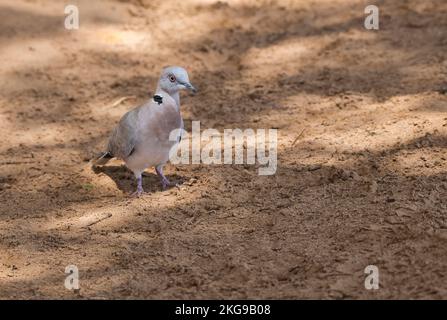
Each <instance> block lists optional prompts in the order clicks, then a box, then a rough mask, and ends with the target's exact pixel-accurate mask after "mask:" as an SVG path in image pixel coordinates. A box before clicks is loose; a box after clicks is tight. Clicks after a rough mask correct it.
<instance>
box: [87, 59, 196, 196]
mask: <svg viewBox="0 0 447 320" xmlns="http://www.w3.org/2000/svg"><path fill="white" fill-rule="evenodd" d="M181 89H189V90H192V91H195V88H194V87H193V86H192V85H191V83H190V82H189V77H188V73H187V72H186V70H184V69H183V68H181V67H168V68H165V69H164V70H163V72H162V74H161V76H160V79H159V82H158V86H157V90H156V93H155V94H156V95H157V97H156V98H157V102H156V101H154V100H153V99H151V100H150V101H148V102H146V103H145V104H143V105H141V106H139V107H137V108H135V109H133V110H131V111H129V112H127V113H126V114H125V115H124V116H123V117H122V118H121V120H120V121H119V123H118V125H117V126H116V127H115V129H114V130H113V132H112V134H111V136H110V138H109V143H108V147H107V151H106V152H105V153H103V154H102V155H101V156H100V157H98V158H97V159H96V161H95V165H103V164H105V163H107V161H108V160H109V159H110V158H112V157H116V158H119V159H122V160H124V162H125V163H126V166H127V167H128V168H129V169H130V170H132V172H133V173H134V174H135V177H136V179H137V183H138V186H137V191H136V192H135V194H136V195H140V194H141V193H142V192H143V188H142V176H141V174H142V173H143V171H144V170H145V169H146V168H148V167H155V170H156V172H157V174H158V175H159V176H160V178H161V182H162V185H163V188H165V187H166V186H168V185H170V182H169V181H168V179H167V178H166V177H165V176H164V175H163V165H164V164H165V163H166V162H167V161H168V160H169V152H170V150H171V148H172V147H174V146H175V145H176V144H177V143H178V142H179V140H180V139H175V140H170V139H169V138H170V134H171V132H172V131H173V130H178V129H182V128H183V119H182V117H181V113H180V97H179V90H181Z"/></svg>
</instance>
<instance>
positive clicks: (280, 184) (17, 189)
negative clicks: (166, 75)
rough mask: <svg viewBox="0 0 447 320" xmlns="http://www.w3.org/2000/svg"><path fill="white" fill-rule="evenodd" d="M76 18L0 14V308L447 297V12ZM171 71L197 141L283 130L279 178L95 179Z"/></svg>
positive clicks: (259, 11) (52, 1) (429, 7)
mask: <svg viewBox="0 0 447 320" xmlns="http://www.w3.org/2000/svg"><path fill="white" fill-rule="evenodd" d="M69 2H70V3H75V4H77V5H78V7H79V10H80V19H81V22H80V29H79V30H77V31H69V30H65V29H64V18H65V16H64V6H65V1H56V0H45V1H44V0H28V1H25V0H1V2H0V62H1V63H0V88H1V89H0V90H1V94H0V124H1V125H0V134H1V137H2V139H1V141H0V164H1V165H0V298H2V299H6V298H20V299H25V298H32V299H43V298H97V299H102V298H148V299H153V298H161V299H165V298H287V299H294V298H348V299H349V298H367V299H369V298H371V299H376V298H447V279H446V274H447V254H446V251H447V203H446V199H447V197H446V196H447V173H446V171H447V162H446V158H447V150H446V145H447V140H446V139H447V137H446V135H447V115H446V111H447V96H446V92H447V83H446V75H447V37H446V35H447V19H446V15H447V2H446V1H444V0H427V1H417V0H399V1H372V3H374V4H376V5H378V7H379V8H380V10H381V11H380V30H379V31H368V30H366V29H365V28H364V27H363V21H364V17H365V14H364V12H363V10H364V8H365V6H366V5H368V4H371V2H369V1H358V0H346V1H342V0H336V1H334V0H321V1H304V0H297V1H291V0H290V1H287V0H281V1H280V0H278V1H266V0H262V1H254V0H229V1H219V2H216V1H214V0H207V1H203V0H202V1H200V0H189V1H181V2H177V1H161V0H157V1H149V0H134V1H87V0H86V1H81V0H79V1H69ZM165 65H182V66H184V67H185V68H187V70H188V71H189V73H190V77H191V80H192V82H193V83H194V84H195V85H196V86H197V87H198V88H199V90H200V91H199V93H198V94H197V95H196V96H189V95H183V96H182V113H183V117H184V118H185V123H186V127H187V128H190V126H191V121H193V120H200V121H201V126H202V129H205V128H216V129H218V130H223V129H224V128H254V129H256V128H278V130H279V144H278V170H277V172H276V174H275V175H273V176H258V174H257V166H256V165H212V166H211V165H203V164H202V165H179V166H173V165H170V166H168V167H167V169H166V172H167V174H168V176H169V177H171V178H172V179H177V180H179V181H180V182H181V183H182V184H181V187H180V188H179V189H177V188H173V189H169V190H167V191H162V190H161V188H160V184H159V182H158V179H157V178H156V176H155V175H154V173H153V171H152V170H148V171H147V173H146V176H145V177H144V187H145V189H146V190H147V191H149V193H148V194H147V195H145V196H143V197H141V198H139V199H132V198H129V196H128V194H129V193H130V192H131V191H132V190H133V189H134V187H135V184H134V180H133V176H132V173H131V172H129V171H128V170H127V169H126V168H125V167H124V166H123V165H122V163H121V162H119V161H115V162H113V163H111V164H110V165H108V166H107V167H104V168H102V169H98V170H95V171H93V170H92V169H91V168H90V166H89V163H88V160H89V159H90V158H91V157H92V155H94V154H95V153H96V152H98V151H100V150H102V149H103V148H104V145H105V143H106V140H107V136H108V135H109V133H110V131H111V129H112V128H113V126H114V125H115V124H116V123H117V121H118V120H119V118H120V116H121V115H122V114H124V113H125V112H126V111H127V110H129V109H131V108H132V107H134V106H136V105H138V104H139V103H142V102H143V101H145V100H146V99H148V98H149V97H150V96H151V93H152V92H153V90H154V86H155V84H156V81H157V78H158V74H159V72H160V69H161V67H162V66H165ZM122 97H130V98H129V99H127V100H125V101H123V102H122V103H120V104H117V105H114V102H115V101H117V100H118V99H120V98H122ZM294 142H295V143H294ZM69 264H75V265H77V266H78V268H79V271H80V286H81V290H80V292H78V293H73V292H71V291H69V290H67V289H65V287H64V279H65V276H66V275H65V273H64V269H65V267H66V266H67V265H69ZM367 265H376V266H377V267H378V268H379V270H380V289H379V290H376V291H368V290H365V288H364V278H365V275H364V268H365V267H366V266H367Z"/></svg>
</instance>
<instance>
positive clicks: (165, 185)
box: [161, 178, 179, 190]
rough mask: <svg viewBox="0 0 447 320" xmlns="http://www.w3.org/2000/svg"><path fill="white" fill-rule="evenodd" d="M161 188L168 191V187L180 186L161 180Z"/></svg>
mask: <svg viewBox="0 0 447 320" xmlns="http://www.w3.org/2000/svg"><path fill="white" fill-rule="evenodd" d="M161 187H162V188H163V190H166V189H167V188H168V187H177V188H178V187H179V184H178V183H177V182H175V181H174V182H170V181H169V180H168V179H166V178H164V179H161Z"/></svg>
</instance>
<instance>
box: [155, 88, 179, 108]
mask: <svg viewBox="0 0 447 320" xmlns="http://www.w3.org/2000/svg"><path fill="white" fill-rule="evenodd" d="M156 93H161V94H163V93H164V94H168V95H170V96H171V98H172V99H174V101H175V103H176V104H177V108H178V109H179V110H180V92H179V91H175V92H173V93H169V92H167V91H165V90H163V89H161V88H160V87H158V88H157V91H156Z"/></svg>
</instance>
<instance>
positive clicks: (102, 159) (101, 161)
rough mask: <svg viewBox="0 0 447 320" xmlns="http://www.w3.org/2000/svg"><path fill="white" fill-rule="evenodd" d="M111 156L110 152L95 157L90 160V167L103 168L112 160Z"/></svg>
mask: <svg viewBox="0 0 447 320" xmlns="http://www.w3.org/2000/svg"><path fill="white" fill-rule="evenodd" d="M112 158H113V156H112V154H111V153H110V152H108V151H107V152H103V153H101V154H99V155H98V156H96V157H95V158H93V159H92V160H91V163H92V166H93V167H94V166H103V165H105V164H106V163H107V162H109V160H110V159H112Z"/></svg>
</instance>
